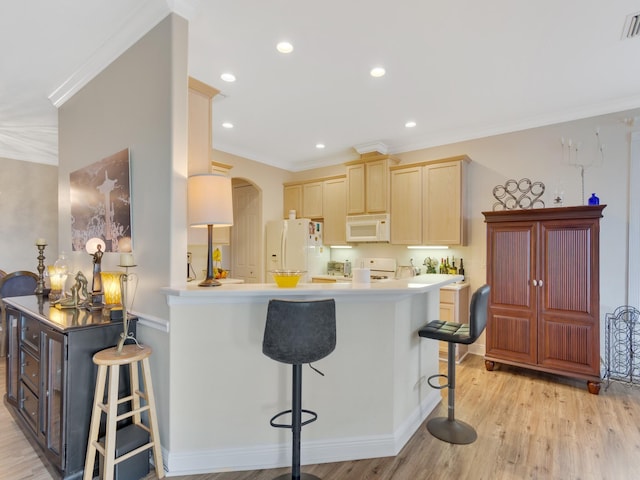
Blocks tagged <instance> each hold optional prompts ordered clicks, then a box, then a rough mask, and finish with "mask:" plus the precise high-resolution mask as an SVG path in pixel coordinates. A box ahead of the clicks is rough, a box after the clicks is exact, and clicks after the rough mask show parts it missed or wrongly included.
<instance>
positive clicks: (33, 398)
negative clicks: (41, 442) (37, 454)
mask: <svg viewBox="0 0 640 480" xmlns="http://www.w3.org/2000/svg"><path fill="white" fill-rule="evenodd" d="M18 404H19V410H20V414H21V415H22V416H23V418H24V419H25V420H26V421H27V423H28V424H29V426H30V427H31V428H33V431H34V432H37V431H38V405H39V403H38V396H37V395H36V394H35V393H33V392H32V391H31V390H30V389H29V387H27V386H26V385H25V384H24V383H22V382H20V392H19V399H18Z"/></svg>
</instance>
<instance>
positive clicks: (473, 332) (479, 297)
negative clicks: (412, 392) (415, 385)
mask: <svg viewBox="0 0 640 480" xmlns="http://www.w3.org/2000/svg"><path fill="white" fill-rule="evenodd" d="M489 291H490V287H489V285H483V286H482V287H480V288H479V289H478V290H476V291H475V293H474V294H473V296H472V297H471V308H470V311H469V323H468V324H466V323H456V322H445V321H443V320H432V321H430V322H429V323H428V324H427V325H425V326H424V327H422V328H421V329H420V330H419V331H418V334H419V335H420V336H421V337H424V338H431V339H433V340H441V341H444V342H447V343H448V344H449V345H448V357H447V360H448V362H449V364H448V365H447V375H442V374H436V375H431V376H430V377H429V386H430V387H432V388H437V389H442V388H448V389H449V404H448V415H447V417H437V418H432V419H431V420H429V421H428V422H427V430H429V433H431V435H433V436H434V437H436V438H439V439H440V440H443V441H445V442H449V443H453V444H458V445H465V444H469V443H473V442H474V441H475V440H476V438H478V434H477V433H476V431H475V430H474V428H473V427H472V426H471V425H469V424H468V423H465V422H462V421H460V420H456V418H455V393H456V358H455V357H456V347H455V344H456V343H462V344H464V345H470V344H472V343H474V342H475V341H476V340H477V339H478V337H479V336H480V334H481V333H482V331H483V330H484V328H485V326H486V325H487V306H488V302H489ZM440 377H444V378H446V379H447V383H446V384H445V385H434V384H433V383H431V382H432V380H433V379H435V378H440Z"/></svg>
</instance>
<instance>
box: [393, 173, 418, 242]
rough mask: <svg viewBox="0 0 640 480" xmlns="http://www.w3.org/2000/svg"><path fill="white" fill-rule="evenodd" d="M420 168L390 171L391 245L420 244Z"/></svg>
mask: <svg viewBox="0 0 640 480" xmlns="http://www.w3.org/2000/svg"><path fill="white" fill-rule="evenodd" d="M422 170H423V167H421V166H414V167H409V168H402V169H397V170H392V171H391V243H397V244H401V245H419V244H421V243H422Z"/></svg>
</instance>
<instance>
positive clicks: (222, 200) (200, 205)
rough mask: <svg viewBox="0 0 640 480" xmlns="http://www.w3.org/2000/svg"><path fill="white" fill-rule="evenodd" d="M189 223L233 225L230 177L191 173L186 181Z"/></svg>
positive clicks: (219, 225) (198, 224)
mask: <svg viewBox="0 0 640 480" xmlns="http://www.w3.org/2000/svg"><path fill="white" fill-rule="evenodd" d="M187 188H188V192H187V199H188V200H187V204H188V209H189V225H190V226H192V227H205V226H207V225H214V226H216V227H229V226H231V225H233V197H232V194H231V179H230V178H229V177H225V176H224V175H215V174H206V173H205V174H201V175H192V176H191V177H189V179H188V183H187Z"/></svg>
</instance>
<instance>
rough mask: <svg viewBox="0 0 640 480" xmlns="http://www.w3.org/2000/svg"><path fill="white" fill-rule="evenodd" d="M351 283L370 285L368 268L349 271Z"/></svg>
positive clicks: (369, 270)
mask: <svg viewBox="0 0 640 480" xmlns="http://www.w3.org/2000/svg"><path fill="white" fill-rule="evenodd" d="M351 274H352V275H351V281H352V282H353V283H371V269H370V268H354V269H352V270H351Z"/></svg>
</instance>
